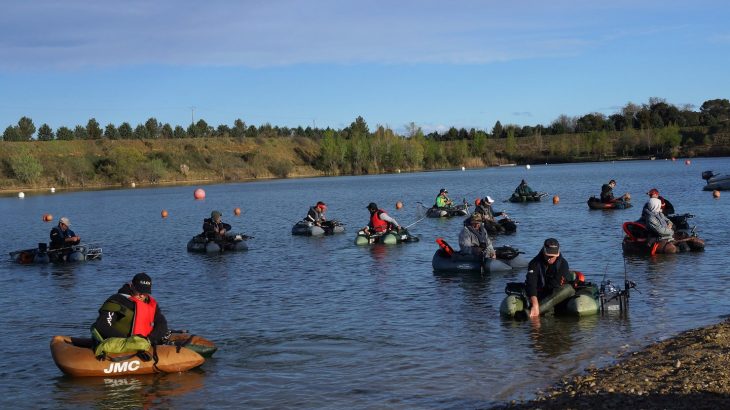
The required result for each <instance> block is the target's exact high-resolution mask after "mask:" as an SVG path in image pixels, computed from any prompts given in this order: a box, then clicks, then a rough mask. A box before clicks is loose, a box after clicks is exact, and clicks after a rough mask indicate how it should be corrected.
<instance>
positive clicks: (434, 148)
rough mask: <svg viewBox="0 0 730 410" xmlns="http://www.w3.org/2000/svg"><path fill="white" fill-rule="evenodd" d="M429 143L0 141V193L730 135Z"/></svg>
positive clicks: (594, 151)
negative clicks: (1, 191)
mask: <svg viewBox="0 0 730 410" xmlns="http://www.w3.org/2000/svg"><path fill="white" fill-rule="evenodd" d="M672 132H673V133H676V135H675V134H673V135H672V138H668V137H667V135H668V134H667V135H665V134H666V128H665V129H661V130H657V131H653V130H641V131H633V130H632V131H624V132H599V133H587V134H563V135H551V136H543V135H532V136H529V137H521V138H514V136H508V137H507V138H497V139H492V138H479V137H475V138H473V139H469V138H465V139H458V140H437V139H433V138H425V137H424V136H423V135H415V136H413V137H410V138H405V137H402V136H398V135H395V134H393V133H392V132H389V131H388V130H383V129H379V130H378V131H377V132H375V133H372V134H369V133H368V134H360V135H350V136H343V135H337V134H334V133H326V135H325V136H324V137H321V138H318V137H303V136H293V137H292V136H290V137H272V138H263V137H256V138H245V137H239V138H234V137H209V138H177V139H174V138H173V139H129V140H109V139H95V140H70V141H64V140H53V141H25V142H10V141H0V190H6V191H7V190H17V189H24V190H29V189H42V188H46V187H51V186H52V187H59V188H82V189H88V188H98V187H114V186H124V185H130V184H132V183H135V184H138V185H154V184H185V183H194V182H196V181H207V182H233V181H246V180H252V179H262V178H288V177H308V176H321V175H360V174H378V173H388V172H398V171H421V170H431V169H448V168H459V167H462V166H465V167H467V168H478V167H485V166H496V165H500V164H506V163H518V164H529V163H557V162H585V161H606V160H615V159H625V158H648V157H650V156H656V157H659V158H661V157H694V156H724V155H730V133H715V134H708V133H707V130H706V129H702V128H693V129H683V130H679V129H675V130H674V131H672Z"/></svg>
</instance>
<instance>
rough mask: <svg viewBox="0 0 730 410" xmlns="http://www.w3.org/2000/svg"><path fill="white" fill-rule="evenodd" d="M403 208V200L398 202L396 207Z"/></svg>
mask: <svg viewBox="0 0 730 410" xmlns="http://www.w3.org/2000/svg"><path fill="white" fill-rule="evenodd" d="M401 208H403V202H401V201H398V202H396V203H395V209H401Z"/></svg>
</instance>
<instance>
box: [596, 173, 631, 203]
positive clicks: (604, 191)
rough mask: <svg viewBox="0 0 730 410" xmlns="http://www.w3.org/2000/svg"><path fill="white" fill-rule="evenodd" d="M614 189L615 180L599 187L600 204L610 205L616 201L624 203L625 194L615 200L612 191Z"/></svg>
mask: <svg viewBox="0 0 730 410" xmlns="http://www.w3.org/2000/svg"><path fill="white" fill-rule="evenodd" d="M614 188H616V180H614V179H612V180H610V181H608V183H607V184H603V185H602V186H601V202H602V203H604V204H610V203H614V202H617V201H625V200H626V194H624V195H621V197H619V198H616V197H614V195H613V189H614Z"/></svg>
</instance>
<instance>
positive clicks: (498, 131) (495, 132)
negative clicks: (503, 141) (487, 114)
mask: <svg viewBox="0 0 730 410" xmlns="http://www.w3.org/2000/svg"><path fill="white" fill-rule="evenodd" d="M503 133H504V129H503V128H502V123H501V122H499V121H497V122H495V123H494V127H492V138H502V134H503Z"/></svg>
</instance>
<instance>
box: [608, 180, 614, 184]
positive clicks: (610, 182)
mask: <svg viewBox="0 0 730 410" xmlns="http://www.w3.org/2000/svg"><path fill="white" fill-rule="evenodd" d="M608 183H609V184H615V183H616V180H615V179H612V180H610V181H608Z"/></svg>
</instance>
